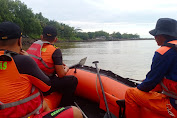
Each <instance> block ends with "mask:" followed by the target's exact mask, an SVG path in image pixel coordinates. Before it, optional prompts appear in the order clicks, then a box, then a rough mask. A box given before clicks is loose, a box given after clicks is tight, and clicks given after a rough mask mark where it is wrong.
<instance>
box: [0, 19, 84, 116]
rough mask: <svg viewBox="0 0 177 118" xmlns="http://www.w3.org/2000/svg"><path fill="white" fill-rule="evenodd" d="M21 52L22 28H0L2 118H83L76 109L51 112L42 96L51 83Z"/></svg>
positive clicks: (0, 25)
mask: <svg viewBox="0 0 177 118" xmlns="http://www.w3.org/2000/svg"><path fill="white" fill-rule="evenodd" d="M20 54H26V52H25V51H23V50H22V37H21V31H20V28H19V26H17V25H16V24H14V23H11V22H3V23H1V24H0V75H1V76H0V85H1V86H0V116H1V117H3V118H6V117H18V118H19V117H30V116H31V117H49V118H50V117H60V116H61V117H66V118H76V117H77V118H82V114H81V112H80V110H79V109H77V108H76V107H73V106H68V107H62V108H59V109H56V110H53V111H52V110H50V109H49V107H48V106H47V104H46V103H45V101H43V97H42V95H41V92H40V91H42V92H47V91H48V90H49V89H50V88H51V81H50V79H49V78H48V77H47V76H46V75H45V74H44V73H43V72H42V71H41V70H40V69H39V68H38V66H37V64H36V63H35V61H34V60H33V59H31V58H30V57H29V56H25V55H20Z"/></svg>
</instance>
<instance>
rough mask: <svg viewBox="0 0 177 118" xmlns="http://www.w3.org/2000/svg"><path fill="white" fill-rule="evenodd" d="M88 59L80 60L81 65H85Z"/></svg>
mask: <svg viewBox="0 0 177 118" xmlns="http://www.w3.org/2000/svg"><path fill="white" fill-rule="evenodd" d="M86 60H87V57H85V58H83V59H81V60H80V62H79V65H80V66H83V65H84V64H85V62H86Z"/></svg>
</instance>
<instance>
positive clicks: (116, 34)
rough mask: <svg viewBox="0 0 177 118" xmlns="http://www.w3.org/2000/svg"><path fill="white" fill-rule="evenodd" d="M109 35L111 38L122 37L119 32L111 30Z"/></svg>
mask: <svg viewBox="0 0 177 118" xmlns="http://www.w3.org/2000/svg"><path fill="white" fill-rule="evenodd" d="M111 36H112V37H113V38H115V39H121V38H122V35H121V33H120V32H113V33H112V34H111Z"/></svg>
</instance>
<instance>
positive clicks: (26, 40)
mask: <svg viewBox="0 0 177 118" xmlns="http://www.w3.org/2000/svg"><path fill="white" fill-rule="evenodd" d="M37 40H39V39H32V38H23V39H22V42H23V43H22V44H23V47H24V49H28V47H29V46H30V45H31V44H32V43H33V42H35V41H37ZM135 40H154V38H139V39H111V40H105V39H89V40H81V41H77V40H76V41H74V40H72V41H70V40H67V41H63V40H62V41H60V40H59V41H57V43H65V42H99V41H100V42H102V41H135Z"/></svg>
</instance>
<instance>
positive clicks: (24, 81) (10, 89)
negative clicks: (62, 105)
mask: <svg viewBox="0 0 177 118" xmlns="http://www.w3.org/2000/svg"><path fill="white" fill-rule="evenodd" d="M0 75H1V76H0V84H1V86H0V116H1V117H2V118H7V117H8V118H9V117H16V118H20V117H29V116H32V115H35V114H40V113H41V112H42V111H43V109H42V101H43V100H42V99H43V98H42V97H41V94H40V92H39V90H38V89H37V88H33V87H32V84H31V83H30V81H29V77H30V76H27V75H25V74H20V73H19V72H18V69H17V67H16V65H15V62H14V60H13V58H12V57H11V56H10V54H8V53H7V54H6V53H4V51H0ZM22 88H23V91H22V90H21V89H22ZM24 89H25V90H26V91H28V92H25V91H24ZM16 94H18V95H16ZM17 96H18V97H17Z"/></svg>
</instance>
